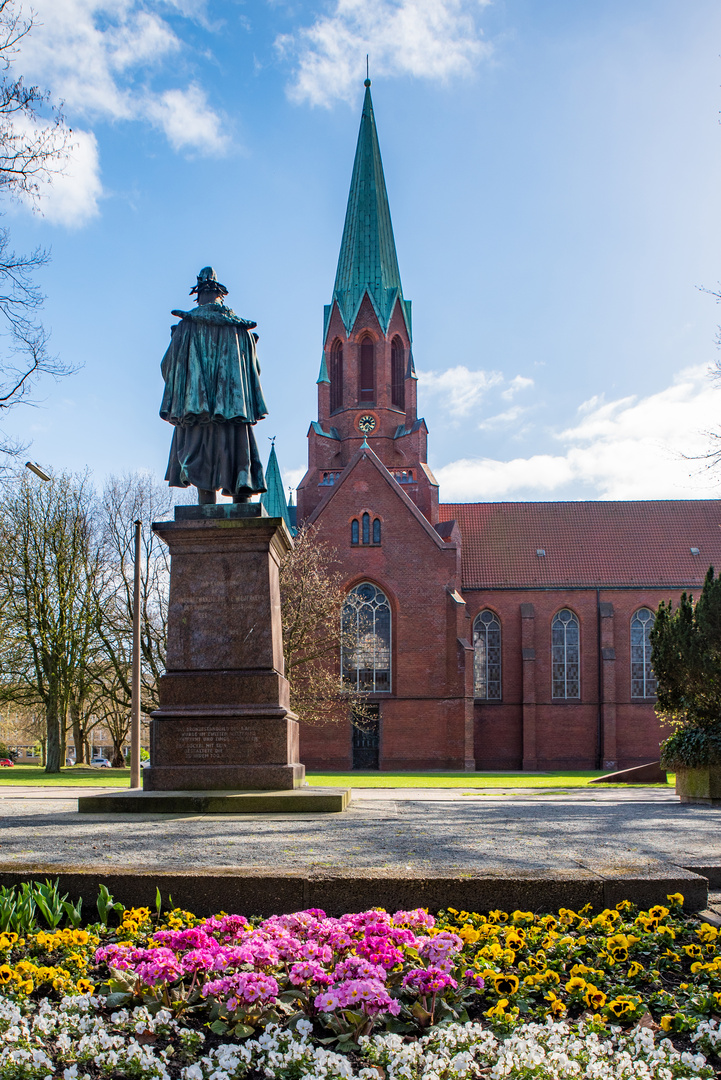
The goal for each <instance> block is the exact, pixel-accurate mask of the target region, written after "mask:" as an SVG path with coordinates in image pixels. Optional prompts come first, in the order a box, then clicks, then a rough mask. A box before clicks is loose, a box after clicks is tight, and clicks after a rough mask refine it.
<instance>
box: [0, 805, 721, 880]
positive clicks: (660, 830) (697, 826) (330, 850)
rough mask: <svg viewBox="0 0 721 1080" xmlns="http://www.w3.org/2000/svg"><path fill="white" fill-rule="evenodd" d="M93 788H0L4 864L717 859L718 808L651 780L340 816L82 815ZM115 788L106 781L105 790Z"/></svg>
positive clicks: (496, 867) (409, 865) (392, 865)
mask: <svg viewBox="0 0 721 1080" xmlns="http://www.w3.org/2000/svg"><path fill="white" fill-rule="evenodd" d="M103 790H108V789H103V788H97V789H96V788H87V787H84V788H82V789H78V788H75V789H72V788H21V787H16V788H13V787H10V786H2V787H0V866H1V867H2V868H5V869H9V868H19V867H22V866H25V865H28V866H30V865H32V866H34V867H45V866H47V867H48V868H52V867H57V868H58V869H60V867H61V866H64V867H66V868H69V867H78V868H80V867H91V866H92V867H94V868H97V867H108V869H120V868H123V867H126V868H129V867H138V868H141V867H142V868H143V869H146V870H149V869H152V868H155V869H165V870H185V869H191V868H195V867H199V868H200V867H202V868H211V867H212V868H225V867H232V868H236V867H237V868H240V867H243V868H253V869H260V868H269V867H272V868H273V869H274V870H279V869H283V868H287V869H291V868H292V869H312V868H317V869H319V870H321V869H323V870H332V869H338V870H348V869H367V868H368V869H369V868H373V869H377V870H408V869H410V870H413V871H420V872H423V871H430V870H434V871H439V870H440V871H461V872H463V871H466V872H473V873H478V872H479V871H481V872H482V871H483V870H485V869H489V870H493V871H494V872H499V871H500V872H501V873H503V872H504V871H507V872H508V873H511V872H518V871H524V870H526V871H529V870H532V871H559V870H560V871H563V870H573V869H578V868H593V869H594V870H598V869H602V870H605V871H607V872H611V871H621V872H624V871H625V872H628V871H634V870H638V871H644V870H649V869H653V868H654V867H655V866H657V865H658V863H659V862H661V863H674V864H676V865H682V866H692V865H694V864H696V865H704V864H705V865H712V866H713V865H716V866H721V808H718V809H717V808H706V807H698V806H684V805H681V804H680V803H679V802H678V800H677V799H676V797H675V796H674V794H673V792H670V791H668V792H667V791H664V790H663V789H659V788H648V789H641V788H630V789H628V790H623V789H602V788H590V789H589V788H582V789H572V790H570V791H559V790H558V789H548V788H545V789H535V790H533V789H517V790H516V791H515V792H508V793H504V792H500V791H499V790H498V789H494V790H492V791H489V790H486V791H483V792H479V791H478V790H466V791H465V792H464V790H463V789H448V788H423V789H411V788H399V789H388V788H386V789H377V788H376V789H369V788H358V789H355V790H354V793H353V802H352V804H351V807H350V809H349V810H347V811H346V812H345V813H343V814H333V815H330V814H305V815H302V816H291V815H285V814H282V815H281V814H274V815H253V814H249V815H243V816H238V817H229V816H227V815H217V816H207V817H206V816H193V815H177V816H176V815H173V816H170V815H162V816H161V815H158V814H143V815H139V814H126V815H122V816H120V815H118V816H113V817H111V816H110V815H100V814H97V815H96V814H78V813H77V810H76V805H77V804H76V800H77V796H78V794H94V793H96V792H100V791H103ZM110 790H115V789H110Z"/></svg>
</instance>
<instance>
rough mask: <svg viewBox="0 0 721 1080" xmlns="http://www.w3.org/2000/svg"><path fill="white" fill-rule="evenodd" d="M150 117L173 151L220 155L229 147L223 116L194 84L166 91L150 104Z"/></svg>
mask: <svg viewBox="0 0 721 1080" xmlns="http://www.w3.org/2000/svg"><path fill="white" fill-rule="evenodd" d="M148 116H150V118H151V119H152V120H154V121H155V122H156V123H157V124H158V125H159V126H160V127H161V128H162V129H163V131H164V132H165V134H166V136H167V139H168V142H169V143H170V145H171V146H172V147H173V149H174V150H185V149H189V150H197V151H199V152H200V153H203V154H214V155H219V154H223V153H225V151H226V150H227V148H228V141H229V140H228V136H227V135H226V133H225V132H224V131H223V129H222V123H221V120H220V117H219V116H218V114H217V113H216V112H215V111H214V110H213V109H212V108H211V107H210V106H209V105H208V101H207V98H206V96H205V94H204V92H203V91H202V90H201V89H200V87H199V86H196V85H195V84H193V85H192V86H189V87H188V89H187V90H166V91H165V93H164V94H161V95H160V97H159V98H157V99H156V100H155V101H152V102H150V104H149V106H148Z"/></svg>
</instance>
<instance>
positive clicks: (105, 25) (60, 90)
mask: <svg viewBox="0 0 721 1080" xmlns="http://www.w3.org/2000/svg"><path fill="white" fill-rule="evenodd" d="M33 9H34V11H35V12H36V13H37V19H36V24H35V26H34V28H33V31H32V33H31V34H29V35H28V37H27V38H26V39H25V41H24V42H23V49H22V64H23V67H24V69H25V70H26V71H27V72H28V73H31V74H32V75H33V76H34V77H36V78H38V77H41V78H42V80H43V83H44V85H46V86H49V88H50V89H51V91H52V93H53V95H54V96H55V97H56V98H59V99H61V100H62V101H63V102H64V103H65V106H66V108H67V109H68V110H69V111H70V112H72V113H78V114H82V115H87V116H100V117H103V118H111V119H114V120H120V119H132V118H134V117H137V115H138V114H139V113H142V110H143V96H144V95H143V94H142V93H137V92H136V91H135V90H134V87H133V85H132V76H133V75H134V74H135V72H136V70H137V69H138V68H143V67H149V66H154V65H157V64H158V62H159V61H161V60H164V59H165V58H166V57H168V56H169V55H170V54H173V53H176V52H178V51H179V50H180V49H181V47H182V46H181V42H180V39H179V38H178V37H177V35H176V34H175V33H174V31H173V30H172V28H171V27H170V26H169V24H168V23H166V22H165V20H163V19H161V18H160V16H159V15H157V14H156V13H154V12H152V11H147V10H144V8H143V7H142V6H141V5H140V4H139V3H137V2H136V0H34V2H33Z"/></svg>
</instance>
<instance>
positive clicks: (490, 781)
mask: <svg viewBox="0 0 721 1080" xmlns="http://www.w3.org/2000/svg"><path fill="white" fill-rule="evenodd" d="M594 776H603V773H602V772H569V771H565V772H542V773H541V772H538V773H531V772H477V773H467V772H420V773H407V772H402V773H391V772H346V773H308V774H307V780H308V783H309V784H311V785H312V786H313V787H355V788H465V789H470V788H577V787H586V785H587V784H588V781H589V780H592V779H593V777H594ZM674 779H675V778H674V776H673V775H672V774H670V773H669V780H668V786H672V785H673V783H674ZM7 784H13V785H18V786H21V787H38V786H40V785H42V786H44V785H46V784H48V785H51V786H59V787H75V786H79V787H82V786H85V787H129V786H130V769H99V768H90V767H88V766H87V765H86V766H83V765H77V766H75V765H72V766H69V767H68V768H65V769H63V770H62V772H61V773H60V774H59V775H57V776H51V775H48V774H47V773H46V772H45V770H44V769H43V768H42V767H41V766H40V765H15V766H13V768H11V769H0V785H7ZM607 786H608V787H623V788H627V787H629V786H631V785H629V784H618V785H616V784H609V785H606V784H603V785H599V789H600V790H603V788H605V787H607ZM638 786H639V787H648V786H651V785H648V784H642V785H638ZM653 786H654V787H661V785H660V784H656V785H653Z"/></svg>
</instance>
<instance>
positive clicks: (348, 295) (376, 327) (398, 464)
mask: <svg viewBox="0 0 721 1080" xmlns="http://www.w3.org/2000/svg"><path fill="white" fill-rule="evenodd" d="M416 384H417V376H416V370H415V366H414V364H413V351H412V341H411V302H410V300H406V299H405V297H404V296H403V287H402V285H401V275H400V270H399V269H398V256H397V255H396V245H395V240H394V239H393V226H392V225H391V213H390V207H389V205H388V193H387V191H386V182H385V178H384V176H383V164H382V162H381V152H380V147H379V145H378V132H377V130H376V121H375V116H374V113H373V102H372V101H371V94H370V80H369V79H366V83H365V97H364V99H363V113H362V115H361V123H360V131H359V133H358V143H357V145H356V152H355V161H354V162H353V173H352V177H351V184H350V194H349V196H348V208H347V210H346V215H345V224H344V226H343V237H342V240H341V246H340V255H339V257H338V269H337V271H336V276H335V286H334V288H333V298H332V301H331V303H330V304H328V305H327V306H326V308H325V318H324V329H323V357H322V359H321V364H320V372H319V374H318V379H317V392H318V419H317V420H313V421H312V422H311V425H310V430H309V431H308V471H307V473H306V474H305V476H304V477H303V479H302V481H301V483H300V485H299V486H298V521H299V522H300V523H302V522H304V521H306V520H307V518H308V517H309V516H310V514H311V513H313V512H314V511H315V508H316V507H317V506H318V505H319V503H320V502H321V500H322V499H323V498H324V497H325V495H326V494H327V490H328V488H329V487H333V486H334V485H335V484H336V483H337V482H338V480H339V478H340V476H341V475H342V473H343V470H344V469H345V468H346V466H347V465H348V462H349V461H350V460H351V459H352V458H353V456H354V454H355V453H356V452H357V451H358V450H363V451H365V450H366V449H367V448H369V447H370V448H371V449H372V450H373V452H374V454H376V455H377V456H378V457H379V458H380V460H381V461H382V462H383V464H384V465H385V467H386V468H387V469H388V470H389V472H390V473H391V475H392V476H393V477H394V478H400V479H398V483H399V484H403V490H404V491H405V492H406V494H407V495H408V496H409V497H410V498H411V499H412V500H413V502H415V504H416V506H418V507H419V509H420V510H421V512H422V513H423V514H425V515H426V517H427V518H428V520H429V521H430V522H431V524H435V522H436V521H437V520H438V485H437V483H436V481H435V480H434V479H433V474H432V473H431V471H430V469H429V468H428V464H427V461H428V459H427V446H426V436H427V434H428V429H427V427H426V424H425V421H424V420H423V419H420V418H419V417H418V412H417V385H416Z"/></svg>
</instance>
